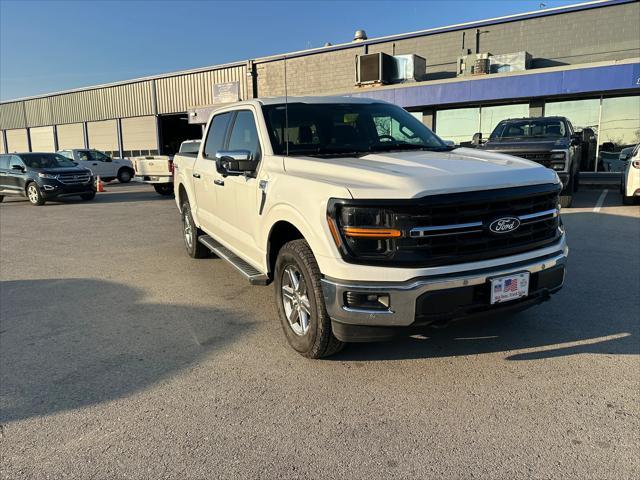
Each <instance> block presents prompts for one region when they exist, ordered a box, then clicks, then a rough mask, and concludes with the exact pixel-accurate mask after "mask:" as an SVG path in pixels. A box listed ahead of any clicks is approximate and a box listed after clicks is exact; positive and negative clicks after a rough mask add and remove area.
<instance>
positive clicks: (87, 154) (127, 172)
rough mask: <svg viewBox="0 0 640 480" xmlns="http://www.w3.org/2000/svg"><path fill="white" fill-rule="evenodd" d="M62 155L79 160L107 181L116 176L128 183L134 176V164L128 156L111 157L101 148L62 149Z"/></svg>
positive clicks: (94, 173) (79, 162)
mask: <svg viewBox="0 0 640 480" xmlns="http://www.w3.org/2000/svg"><path fill="white" fill-rule="evenodd" d="M58 153H59V154H60V155H63V156H65V157H67V158H68V159H69V160H72V161H74V162H77V163H78V165H79V166H80V167H84V168H88V169H89V170H91V172H93V175H94V176H96V177H100V179H101V180H103V181H105V182H110V181H112V180H115V179H116V178H117V179H118V181H119V182H120V183H128V182H130V181H131V179H132V178H133V177H134V175H135V172H134V170H133V164H132V163H131V161H130V160H127V159H126V158H111V157H110V156H109V155H107V154H106V153H104V152H101V151H100V150H93V149H87V148H71V149H67V150H60V151H59V152H58Z"/></svg>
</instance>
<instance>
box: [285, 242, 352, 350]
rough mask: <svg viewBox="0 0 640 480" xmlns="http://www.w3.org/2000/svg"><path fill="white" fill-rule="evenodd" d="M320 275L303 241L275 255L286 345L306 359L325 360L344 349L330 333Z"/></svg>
mask: <svg viewBox="0 0 640 480" xmlns="http://www.w3.org/2000/svg"><path fill="white" fill-rule="evenodd" d="M320 276H321V275H320V269H319V268H318V263H317V262H316V259H315V257H314V256H313V252H312V251H311V248H310V247H309V244H308V243H307V242H306V241H305V240H303V239H297V240H292V241H290V242H288V243H286V244H284V245H283V247H282V248H281V249H280V251H279V252H278V256H277V258H276V265H275V272H274V276H273V277H274V283H275V294H276V305H277V306H278V313H279V316H280V323H281V324H282V329H283V331H284V335H285V337H286V338H287V341H288V342H289V345H291V346H292V347H293V349H294V350H296V351H297V352H298V353H300V354H301V355H303V356H305V357H307V358H322V357H328V356H329V355H333V354H334V353H336V352H338V351H340V350H341V349H342V347H343V346H344V344H343V343H342V342H341V341H340V340H338V339H337V338H336V337H335V336H334V335H333V331H332V330H331V318H329V315H328V314H327V309H326V307H325V304H324V297H323V295H322V287H321V285H320Z"/></svg>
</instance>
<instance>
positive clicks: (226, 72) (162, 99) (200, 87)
mask: <svg viewBox="0 0 640 480" xmlns="http://www.w3.org/2000/svg"><path fill="white" fill-rule="evenodd" d="M246 74H247V69H246V67H245V66H238V67H230V68H221V69H219V70H209V71H206V72H199V73H190V74H186V75H178V76H175V77H167V78H159V79H157V80H156V92H157V96H158V113H176V112H185V111H187V109H188V108H190V107H196V106H200V105H211V104H212V103H213V86H214V85H215V84H218V83H226V82H238V83H239V85H240V99H241V100H244V99H246V98H247V75H246Z"/></svg>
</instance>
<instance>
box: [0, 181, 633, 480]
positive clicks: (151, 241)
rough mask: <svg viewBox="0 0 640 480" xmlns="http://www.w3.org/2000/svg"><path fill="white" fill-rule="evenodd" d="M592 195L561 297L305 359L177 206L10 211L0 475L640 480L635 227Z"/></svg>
mask: <svg viewBox="0 0 640 480" xmlns="http://www.w3.org/2000/svg"><path fill="white" fill-rule="evenodd" d="M601 198H603V197H602V192H601V191H599V190H584V191H581V192H579V194H578V197H577V199H576V201H575V202H574V208H571V209H566V210H565V211H564V222H565V224H566V226H567V231H568V236H569V242H570V247H571V254H570V263H569V272H568V276H567V280H566V286H565V288H564V289H563V290H562V291H561V293H559V294H558V295H557V296H555V297H554V298H553V299H552V301H550V302H547V303H545V304H542V305H540V306H538V307H535V308H533V309H531V310H528V311H526V312H523V313H520V314H517V315H514V316H512V317H509V318H496V319H493V320H489V321H486V322H463V323H459V324H456V325H455V326H452V327H450V328H446V329H440V330H434V331H433V335H431V336H422V337H416V338H407V339H404V340H399V341H395V342H391V343H386V344H364V345H363V344H360V345H352V346H349V347H348V348H347V349H346V350H345V351H344V352H342V353H341V354H339V355H338V356H336V357H333V358H331V359H328V360H321V361H318V360H316V361H314V360H306V359H303V358H302V357H300V356H298V355H297V354H296V353H295V352H294V351H293V350H291V349H290V348H289V347H288V346H287V344H286V341H285V339H284V336H283V335H282V332H281V330H280V325H279V322H278V319H277V317H276V309H275V306H274V302H273V290H272V288H273V287H271V286H269V287H251V286H250V285H249V284H248V283H246V282H245V281H244V280H243V279H242V278H241V277H240V276H239V275H237V274H236V272H235V270H234V269H233V267H231V266H229V265H228V264H226V263H224V262H223V261H221V260H219V259H215V258H212V259H205V260H193V259H190V258H188V257H187V256H186V254H185V253H184V249H183V244H182V237H181V232H180V221H179V216H178V213H177V210H176V207H175V203H174V202H173V199H169V198H164V197H160V196H159V195H157V194H156V193H155V192H154V191H153V190H152V189H151V188H150V187H148V186H146V185H136V184H130V185H118V184H117V183H116V184H108V185H107V193H104V194H99V195H98V197H97V198H96V200H95V201H93V202H82V201H80V200H77V201H76V200H67V201H66V202H64V203H50V204H47V205H46V206H44V207H32V206H30V205H29V204H28V203H27V202H26V201H23V200H17V199H15V200H14V199H12V200H7V199H5V202H4V203H2V204H0V248H1V251H0V255H1V259H2V261H1V263H0V278H1V280H2V281H1V284H0V285H1V287H0V319H1V322H0V407H1V414H0V423H1V424H2V425H1V427H0V453H1V455H2V458H1V462H0V476H1V477H2V478H3V479H13V478H25V479H27V478H64V477H65V476H74V477H77V478H86V479H90V478H100V479H102V478H105V479H107V478H109V479H112V478H135V479H139V478H153V479H158V478H180V479H184V478H349V479H353V478H367V479H370V478H403V479H406V478H456V479H459V478H483V479H484V478H487V479H512V478H554V479H560V478H567V479H574V478H589V479H592V478H593V479H605V478H607V479H608V478H611V479H613V478H616V479H618V478H637V476H638V474H639V472H640V433H639V432H640V402H639V401H638V399H639V392H640V355H639V354H640V342H639V338H640V337H639V334H640V328H639V321H638V319H639V315H638V313H639V312H640V274H639V272H640V221H639V220H640V207H638V206H631V207H623V206H621V199H620V195H619V194H618V192H617V191H609V192H608V193H607V195H606V196H605V197H604V199H603V200H604V202H603V203H602V205H601V206H600V207H599V208H598V207H597V205H598V200H599V199H601Z"/></svg>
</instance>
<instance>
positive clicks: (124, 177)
mask: <svg viewBox="0 0 640 480" xmlns="http://www.w3.org/2000/svg"><path fill="white" fill-rule="evenodd" d="M132 178H133V173H132V172H131V170H129V169H128V168H121V169H120V170H119V171H118V181H119V182H120V183H129V182H130V181H131V179H132Z"/></svg>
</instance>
